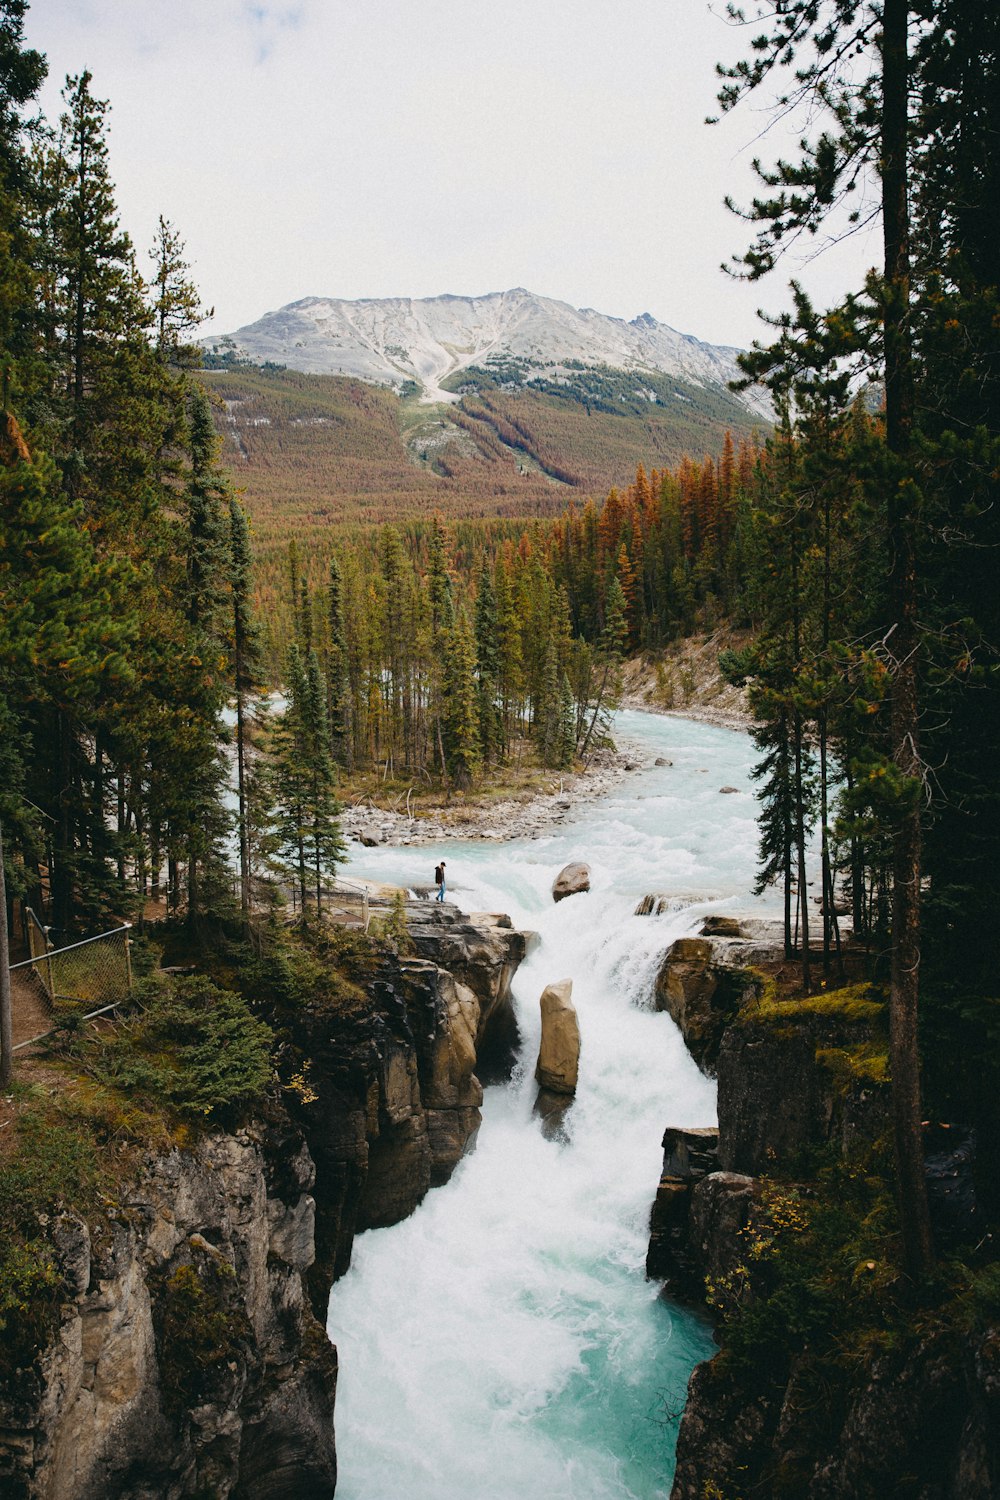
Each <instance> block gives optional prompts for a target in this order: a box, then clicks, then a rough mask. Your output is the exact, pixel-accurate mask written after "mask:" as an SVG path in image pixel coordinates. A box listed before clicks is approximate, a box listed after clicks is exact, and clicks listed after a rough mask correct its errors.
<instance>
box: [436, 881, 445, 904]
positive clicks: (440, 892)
mask: <svg viewBox="0 0 1000 1500" xmlns="http://www.w3.org/2000/svg"><path fill="white" fill-rule="evenodd" d="M437 898H438V900H439V901H443V900H444V881H443V880H442V882H441V884H440V885H439V886H438V893H437Z"/></svg>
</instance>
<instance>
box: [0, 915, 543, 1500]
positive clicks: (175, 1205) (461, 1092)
mask: <svg viewBox="0 0 1000 1500" xmlns="http://www.w3.org/2000/svg"><path fill="white" fill-rule="evenodd" d="M410 929H411V938H410V943H411V944H412V947H413V948H415V949H416V950H418V951H417V954H414V955H405V956H400V955H398V954H395V953H393V952H392V951H391V948H389V947H383V948H382V949H375V948H366V949H364V951H363V962H364V965H365V982H364V985H363V987H362V988H360V989H359V991H358V997H357V1001H356V1003H353V1004H350V1005H337V1006H331V1004H330V1003H324V1002H323V1001H322V1000H321V999H320V998H317V999H316V1000H315V1001H311V1002H310V1001H307V1002H306V1003H302V1002H301V1000H298V1001H297V1002H296V1003H295V1004H294V1005H292V1004H288V1005H286V1006H284V1008H283V1007H282V1005H281V1004H280V1003H278V1002H275V1004H274V1005H273V1006H272V1007H270V1008H269V1019H271V1020H272V1023H273V1024H276V1026H277V1027H278V1063H279V1072H280V1074H281V1077H282V1080H283V1082H284V1083H285V1087H284V1088H283V1090H282V1097H283V1100H284V1101H285V1104H281V1105H279V1104H278V1103H277V1102H272V1104H271V1105H269V1107H268V1111H267V1119H266V1120H261V1119H255V1120H250V1121H248V1122H246V1123H245V1124H244V1125H243V1127H242V1128H240V1129H238V1130H235V1131H233V1132H232V1133H222V1132H212V1133H207V1134H204V1135H202V1136H201V1137H200V1138H199V1139H198V1140H197V1141H196V1142H195V1143H194V1144H192V1145H189V1146H187V1147H185V1148H181V1147H180V1146H178V1147H176V1148H174V1149H171V1150H168V1151H165V1152H164V1151H160V1152H158V1153H154V1152H150V1153H149V1154H147V1156H146V1157H145V1159H144V1160H143V1161H142V1163H141V1165H140V1167H139V1168H138V1169H137V1170H135V1171H134V1172H133V1173H132V1174H131V1175H130V1177H129V1179H128V1180H127V1181H124V1182H123V1183H122V1184H121V1189H120V1192H118V1193H117V1195H116V1198H115V1201H114V1202H113V1203H111V1202H109V1203H108V1204H107V1205H106V1210H105V1212H104V1213H103V1215H101V1219H100V1227H99V1229H98V1227H97V1223H96V1220H95V1221H93V1222H94V1225H95V1230H94V1233H93V1234H92V1233H91V1229H90V1228H89V1227H88V1225H87V1223H85V1222H84V1221H83V1219H81V1218H78V1217H76V1216H74V1215H72V1214H63V1215H60V1216H58V1217H57V1218H53V1219H51V1220H50V1221H48V1222H47V1223H46V1225H45V1230H46V1236H47V1239H48V1242H49V1243H50V1245H51V1246H52V1248H53V1252H54V1259H55V1264H56V1266H57V1269H58V1273H59V1275H60V1277H61V1296H62V1299H63V1300H62V1304H61V1307H60V1310H59V1314H58V1320H57V1327H56V1330H55V1332H54V1335H53V1336H52V1337H51V1338H50V1339H49V1341H48V1343H47V1344H46V1346H45V1348H44V1349H42V1350H40V1351H39V1353H38V1357H37V1359H36V1360H35V1361H34V1363H33V1365H32V1366H31V1367H30V1368H25V1369H23V1370H21V1371H19V1372H16V1375H15V1377H14V1379H13V1380H12V1381H11V1382H8V1385H7V1387H6V1388H5V1389H0V1493H2V1494H3V1496H4V1500H8V1497H9V1500H98V1497H99V1500H195V1497H207V1496H212V1497H213V1500H293V1497H294V1500H310V1497H313V1496H315V1497H317V1500H318V1497H320V1496H322V1497H324V1500H329V1496H330V1495H331V1494H332V1493H333V1488H334V1484H335V1480H336V1455H335V1446H334V1424H333V1408H334V1395H335V1388H336V1378H337V1356H336V1350H335V1349H334V1348H333V1346H332V1345H331V1344H330V1343H329V1340H328V1338H327V1335H326V1332H325V1327H324V1324H325V1317H326V1305H327V1301H328V1298H329V1293H330V1288H331V1286H332V1284H333V1282H334V1280H335V1279H336V1278H337V1277H338V1276H339V1275H341V1274H343V1272H344V1270H346V1268H347V1266H348V1265H349V1263H350V1256H351V1248H352V1244H353V1239H354V1235H355V1234H356V1233H357V1232H358V1231H359V1230H362V1229H364V1228H367V1227H370V1226H374V1225H384V1224H392V1223H395V1222H397V1221H398V1220H400V1219H401V1218H404V1217H405V1216H406V1215H407V1214H409V1213H410V1212H412V1210H413V1208H414V1207H415V1206H416V1205H417V1203H419V1202H420V1200H421V1198H422V1197H423V1196H424V1194H425V1193H426V1192H427V1191H428V1189H429V1188H430V1187H431V1186H432V1185H434V1184H435V1183H439V1182H444V1181H446V1180H447V1178H448V1176H449V1175H450V1173H451V1172H452V1171H453V1170H454V1167H455V1165H456V1163H457V1162H458V1160H459V1159H460V1157H461V1155H462V1154H463V1152H464V1151H466V1150H467V1149H468V1148H469V1147H470V1146H471V1144H472V1143H473V1142H474V1139H475V1134H476V1131H477V1130H478V1128H479V1122H480V1110H479V1106H480V1103H481V1101H482V1088H481V1085H480V1082H479V1079H478V1077H477V1075H476V1071H475V1070H476V1068H477V1066H478V1061H479V1058H480V1057H482V1058H483V1059H484V1062H485V1063H486V1064H487V1065H489V1066H490V1067H491V1068H492V1069H493V1070H495V1071H497V1072H501V1071H502V1070H503V1067H504V1066H505V1058H509V1056H510V1055H511V1047H512V1043H513V1041H514V1040H515V1039H516V1022H515V1020H514V1014H513V1009H512V1006H511V1000H510V980H511V977H512V975H513V973H514V971H515V969H516V967H517V964H518V963H519V962H520V960H521V958H522V957H523V955H524V952H525V949H526V946H527V942H528V937H527V935H526V934H522V933H517V932H514V931H513V930H512V929H511V928H510V924H509V922H508V921H507V919H506V918H495V917H483V918H472V919H470V918H465V917H462V916H461V915H460V914H459V913H457V912H456V911H455V910H454V908H446V909H444V910H438V911H434V912H430V913H428V912H427V911H426V904H425V906H424V907H420V908H417V909H415V911H414V912H413V916H412V920H411V922H410ZM435 959H438V960H440V961H435ZM445 964H447V965H448V967H445ZM306 1080H308V1081H306ZM285 1105H287V1109H286V1107H285Z"/></svg>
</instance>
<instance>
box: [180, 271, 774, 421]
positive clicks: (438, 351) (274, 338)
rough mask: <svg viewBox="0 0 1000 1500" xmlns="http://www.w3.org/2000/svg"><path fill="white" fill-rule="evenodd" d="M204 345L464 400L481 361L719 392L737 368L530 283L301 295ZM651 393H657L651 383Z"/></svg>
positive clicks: (644, 323) (759, 398) (536, 372)
mask: <svg viewBox="0 0 1000 1500" xmlns="http://www.w3.org/2000/svg"><path fill="white" fill-rule="evenodd" d="M203 342H204V345H205V348H206V349H207V350H209V351H210V352H212V353H215V354H225V353H226V352H227V351H228V352H231V353H234V354H235V355H236V356H237V357H240V358H245V359H248V360H250V361H251V362H253V363H256V364H263V363H265V362H268V361H270V362H271V363H275V364H283V365H287V366H289V367H290V368H291V369H294V370H301V371H303V372H304V373H307V374H322V375H348V376H353V377H355V378H356V379H359V380H364V381H368V382H370V383H372V384H378V385H390V386H392V387H394V388H396V389H400V388H403V387H405V386H407V385H408V384H409V383H410V382H413V383H415V384H416V385H418V386H420V387H422V389H423V393H424V399H425V400H427V401H451V402H454V401H456V400H457V399H458V397H457V395H456V393H455V391H454V390H453V389H449V388H448V387H449V386H453V385H454V383H455V379H456V377H458V376H460V375H461V372H462V371H464V370H469V369H472V368H474V367H475V368H482V367H485V368H486V369H487V370H493V371H496V372H497V374H498V375H499V376H500V377H501V379H503V378H505V377H509V375H510V374H511V373H512V371H513V372H514V373H515V375H516V378H517V379H518V380H519V381H521V382H523V381H524V380H530V379H532V378H541V379H545V380H549V381H553V380H554V381H556V382H558V381H561V380H566V379H569V378H572V375H573V373H574V372H579V371H581V370H585V369H597V368H601V367H608V368H610V369H614V370H628V371H633V372H635V374H636V375H637V376H641V374H642V372H643V371H647V372H658V373H662V374H667V375H671V376H675V377H676V378H678V379H680V380H683V381H685V382H686V383H688V384H690V385H694V386H704V387H715V388H717V389H724V388H725V387H726V386H727V384H728V382H729V381H731V380H733V379H736V378H737V377H738V376H739V373H740V372H739V369H738V367H737V364H736V356H737V354H738V353H739V350H738V349H735V348H731V347H728V346H722V345H714V344H709V343H705V342H703V341H702V340H700V339H697V338H695V337H694V336H693V335H691V334H683V333H678V332H677V330H676V329H674V328H671V327H669V325H668V324H666V323H660V322H658V321H657V319H656V318H654V317H653V316H652V315H651V314H650V313H648V312H647V313H641V314H640V315H639V316H638V317H636V318H634V319H632V321H631V322H627V321H626V320H625V319H624V318H614V317H609V316H608V315H606V314H604V313H600V312H596V311H595V310H594V309H593V308H575V307H572V306H571V305H570V304H569V303H568V302H561V301H558V300H556V299H555V298H551V297H540V296H537V295H536V294H535V293H533V292H529V291H527V290H526V289H525V288H524V287H514V288H513V289H512V290H510V291H506V292H490V293H487V294H486V295H484V296H472V297H464V296H453V295H451V294H446V295H443V296H439V297H423V298H415V297H383V298H379V297H371V298H362V299H360V300H357V301H348V300H346V299H344V298H338V297H303V298H301V299H300V300H299V301H297V302H291V303H289V304H288V305H287V306H285V307H282V308H278V309H277V310H276V311H274V312H268V313H265V314H264V315H263V317H261V318H259V319H258V320H257V321H256V322H255V323H251V324H248V325H246V326H245V327H243V328H239V329H237V330H236V331H235V332H234V333H231V334H229V335H225V336H213V337H211V338H208V339H205V340H204V341H203ZM446 383H447V384H446ZM640 384H641V381H640ZM648 399H650V400H655V392H650V393H649V397H648ZM741 399H742V400H743V402H744V404H745V405H746V406H747V407H748V408H749V409H750V410H751V411H753V412H756V413H759V414H761V415H763V416H769V415H770V406H769V403H768V401H767V398H766V396H765V394H764V393H763V392H761V391H759V390H757V391H749V392H747V393H745V394H744V396H743V397H742V398H741Z"/></svg>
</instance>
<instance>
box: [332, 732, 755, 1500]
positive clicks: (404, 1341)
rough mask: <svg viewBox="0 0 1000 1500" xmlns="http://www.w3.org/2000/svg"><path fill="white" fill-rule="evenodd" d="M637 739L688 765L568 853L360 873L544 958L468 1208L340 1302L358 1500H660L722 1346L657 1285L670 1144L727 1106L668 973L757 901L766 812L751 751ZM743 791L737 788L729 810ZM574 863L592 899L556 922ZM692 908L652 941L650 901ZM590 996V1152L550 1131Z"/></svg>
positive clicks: (348, 1451) (455, 853)
mask: <svg viewBox="0 0 1000 1500" xmlns="http://www.w3.org/2000/svg"><path fill="white" fill-rule="evenodd" d="M616 728H617V732H618V733H619V735H622V736H625V737H627V738H628V739H629V740H631V741H633V742H639V743H641V745H642V747H643V751H644V754H645V757H646V759H650V760H651V759H652V757H654V756H656V755H663V756H666V757H668V758H669V759H670V760H671V761H672V763H673V764H672V765H670V766H664V767H657V768H651V769H649V770H646V771H643V772H641V773H636V774H634V775H633V776H632V777H631V778H630V779H629V780H628V781H627V783H625V784H624V785H622V786H621V787H620V788H619V789H618V790H617V791H616V792H615V793H613V794H612V795H610V796H609V797H606V798H604V799H603V800H602V801H601V802H599V803H594V804H591V805H589V806H586V807H584V808H583V809H582V810H581V811H580V813H579V814H578V815H577V816H576V817H574V818H573V819H572V820H570V819H568V820H567V822H566V824H565V825H564V826H563V827H561V828H560V829H559V830H558V831H557V832H556V833H554V834H552V835H549V836H546V837H543V838H538V839H535V840H532V841H529V842H520V843H516V844H503V845H496V844H488V843H483V842H476V843H472V842H470V843H465V844H462V843H457V842H456V843H453V844H441V845H435V846H434V847H433V848H420V849H414V848H412V847H408V848H403V849H389V848H380V849H364V850H360V851H358V853H357V854H356V855H355V856H354V858H353V860H352V863H351V867H350V873H351V874H352V875H356V876H361V875H363V876H368V877H371V878H375V879H379V880H387V881H395V882H398V883H400V884H403V885H406V886H411V887H412V886H418V885H419V886H427V885H429V884H430V879H431V875H432V872H433V867H434V864H435V863H436V862H437V860H438V859H439V858H440V857H441V855H442V854H444V856H445V858H446V859H447V862H448V873H449V893H448V894H449V899H451V900H454V901H456V902H457V903H458V904H459V905H460V906H461V907H462V908H463V909H465V910H468V911H506V912H508V913H509V914H510V916H511V918H512V919H513V921H514V924H515V926H521V927H527V928H532V929H534V930H535V931H537V932H539V933H540V935H541V939H542V941H541V944H540V946H539V948H538V949H537V950H536V951H535V952H534V953H533V954H532V955H531V957H530V958H529V959H528V960H527V961H526V962H525V963H524V964H522V966H521V968H520V969H519V970H518V973H517V976H516V979H515V983H514V996H515V1001H516V1004H517V1010H518V1016H519V1021H520V1026H521V1032H522V1038H523V1048H522V1054H521V1062H520V1065H519V1067H518V1069H517V1071H516V1073H515V1076H514V1078H513V1079H512V1081H511V1082H510V1083H509V1084H508V1085H505V1086H501V1087H496V1088H491V1089H488V1090H487V1092H486V1099H485V1102H484V1106H483V1126H482V1129H481V1131H480V1135H479V1142H478V1146H477V1149H476V1150H475V1152H474V1153H472V1154H471V1155H469V1156H468V1157H466V1158H465V1160H464V1161H463V1162H462V1163H461V1164H460V1166H459V1167H458V1169H457V1171H456V1172H455V1175H454V1177H453V1178H452V1180H451V1182H450V1183H448V1185H447V1186H446V1187H443V1188H438V1189H435V1190H434V1191H432V1192H431V1193H430V1194H429V1195H428V1196H427V1198H426V1199H425V1201H424V1202H423V1203H422V1204H421V1206H420V1207H419V1208H418V1209H417V1211H416V1212H415V1213H414V1214H413V1215H412V1216H411V1217H410V1218H409V1219H407V1220H406V1221H405V1222H404V1223H402V1224H398V1225H396V1226H394V1227H393V1228H391V1229H382V1230H375V1231H370V1232H369V1233H367V1234H364V1235H362V1236H360V1237H359V1238H358V1239H357V1241H356V1242H355V1246H354V1260H353V1265H352V1267H351V1270H350V1271H349V1272H348V1274H347V1275H346V1276H345V1277H344V1278H343V1279H342V1280H341V1281H340V1282H339V1283H338V1284H337V1286H336V1287H335V1288H334V1291H333V1295H332V1297H331V1299H330V1312H329V1330H330V1335H331V1337H332V1339H333V1340H334V1342H335V1343H336V1345H337V1347H338V1349H339V1353H340V1368H341V1375H340V1382H339V1385H338V1392H337V1450H338V1463H339V1468H340V1478H339V1481H338V1485H337V1497H338V1500H468V1497H470V1496H475V1497H476V1500H530V1497H535V1496H545V1497H546V1500H659V1497H666V1496H667V1495H668V1494H669V1491H670V1483H671V1478H672V1474H673V1450H674V1443H675V1439H676V1430H677V1423H678V1420H679V1414H680V1410H681V1408H682V1406H683V1401H684V1392H685V1389H686V1384H687V1379H688V1375H689V1374H690V1371H691V1368H692V1366H693V1365H694V1364H695V1363H696V1362H697V1361H698V1360H699V1359H703V1358H705V1357H707V1356H708V1355H709V1354H710V1353H711V1350H712V1347H713V1345H712V1339H711V1335H710V1332H709V1329H708V1326H707V1324H706V1322H705V1321H704V1320H703V1319H701V1318H699V1317H698V1316H697V1315H695V1314H693V1313H691V1312H689V1311H686V1310H683V1309H680V1308H678V1307H676V1306H674V1305H672V1304H671V1303H669V1302H668V1301H666V1300H665V1299H664V1298H663V1297H662V1296H661V1295H660V1288H659V1287H658V1285H657V1284H655V1283H650V1282H647V1281H646V1280H645V1277H644V1272H643V1266H644V1260H645V1254H646V1246H647V1240H648V1228H649V1209H650V1204H651V1201H652V1198H653V1196H654V1193H655V1191H656V1184H657V1182H658V1180H659V1173H660V1166H661V1161H662V1153H661V1148H660V1141H661V1137H662V1134H663V1130H664V1127H665V1126H667V1125H689V1126H697V1125H711V1124H713V1123H714V1121H715V1085H714V1083H713V1082H712V1081H711V1080H709V1079H707V1078H705V1077H703V1076H702V1074H701V1073H700V1072H699V1071H698V1069H697V1068H696V1067H695V1065H694V1063H693V1062H692V1061H691V1059H690V1058H689V1056H688V1054H687V1052H686V1049H685V1047H684V1045H683V1042H682V1040H681V1037H680V1033H679V1032H678V1030H677V1028H676V1026H675V1025H674V1024H673V1022H672V1021H671V1020H670V1019H669V1017H668V1016H666V1015H663V1014H656V1013H654V1012H653V1011H652V1010H651V1009H650V1008H649V1000H650V996H651V994H652V989H653V981H654V978H655V975H656V970H657V967H658V965H659V962H660V959H661V958H662V955H663V953H664V951H665V950H666V948H667V947H668V946H669V945H670V943H671V942H672V940H673V939H674V938H675V937H677V936H679V935H681V934H684V933H688V932H691V931H695V930H697V926H698V923H699V920H700V918H701V917H702V916H703V915H704V914H705V912H706V911H708V910H715V911H737V910H739V911H750V910H760V911H765V910H767V909H768V908H767V906H766V905H765V904H764V903H762V902H755V901H754V899H753V898H752V897H751V896H750V888H751V885H752V881H753V872H754V863H755V857H756V845H757V830H756V823H755V813H756V803H755V801H754V798H753V796H752V791H751V786H752V784H751V782H750V780H749V769H750V765H751V763H752V746H751V745H750V742H749V740H748V738H747V737H746V736H745V735H743V734H739V733H735V732H733V731H730V730H723V729H716V728H713V727H710V726H707V725H703V724H695V723H692V722H690V721H687V720H683V719H663V718H659V719H657V718H652V717H650V716H648V715H643V714H633V713H623V714H621V715H620V716H619V719H618V723H617V726H616ZM723 786H730V787H736V788H737V792H736V794H735V795H732V794H730V795H722V794H721V793H720V788H721V787H723ZM572 859H582V860H585V861H586V862H587V863H588V864H589V865H590V867H591V890H590V893H589V894H587V895H578V896H573V897H570V898H568V899H567V900H565V901H563V902H561V903H559V905H555V904H554V903H553V901H552V897H551V894H550V890H551V884H552V880H553V878H554V876H555V875H556V874H557V872H558V871H559V870H560V869H561V868H562V866H563V865H564V864H566V863H568V862H569V861H570V860H572ZM651 891H657V892H664V893H667V894H669V895H670V896H672V897H673V898H675V900H674V902H673V903H672V907H673V909H671V910H669V911H668V912H667V913H665V914H664V915H661V916H659V917H636V916H635V915H634V914H633V913H634V909H635V906H636V904H637V902H638V900H639V899H640V898H641V897H642V896H643V895H645V894H646V893H647V892H651ZM564 978H572V980H573V1000H574V1004H575V1005H576V1008H577V1011H578V1014H579V1019H580V1030H581V1036H582V1050H581V1059H580V1083H579V1089H578V1092H577V1096H576V1099H575V1101H574V1103H573V1105H572V1108H571V1110H570V1113H569V1115H568V1117H567V1128H568V1133H569V1140H568V1142H567V1143H559V1142H556V1141H549V1140H546V1139H545V1138H544V1137H543V1136H542V1134H541V1131H540V1128H539V1122H538V1120H537V1119H536V1118H535V1117H533V1115H532V1105H533V1102H534V1098H535V1093H536V1085H535V1083H534V1078H533V1071H534V1063H535V1059H536V1057H537V1052H538V1038H539V1029H540V1027H539V1015H538V998H539V995H540V994H541V991H542V989H543V988H544V986H545V985H546V984H547V983H549V982H550V981H552V980H558V979H564Z"/></svg>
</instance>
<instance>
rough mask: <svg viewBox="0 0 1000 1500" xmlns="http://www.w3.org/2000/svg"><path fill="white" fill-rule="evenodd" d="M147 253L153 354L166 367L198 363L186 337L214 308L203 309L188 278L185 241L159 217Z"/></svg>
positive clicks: (211, 313) (194, 349) (198, 355)
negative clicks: (150, 275)
mask: <svg viewBox="0 0 1000 1500" xmlns="http://www.w3.org/2000/svg"><path fill="white" fill-rule="evenodd" d="M149 253H150V259H151V260H152V261H153V264H154V267H155V273H154V276H153V283H152V288H151V290H152V293H153V302H152V306H153V315H154V318H155V330H156V332H155V339H156V352H157V354H158V355H159V357H160V359H161V360H163V361H164V362H165V363H168V364H184V365H188V366H190V365H194V364H197V363H198V362H199V360H200V353H199V351H198V350H197V349H196V348H195V347H194V346H192V345H190V344H188V343H187V342H186V340H185V335H186V334H189V333H191V332H192V330H193V329H195V328H197V327H198V325H199V324H200V323H204V322H205V321H206V320H207V319H208V318H211V317H213V316H214V313H215V309H214V308H213V307H209V308H203V307H202V305H201V298H200V297H199V295H198V289H197V287H196V286H195V285H194V283H193V281H192V280H191V279H190V277H189V276H188V272H189V271H190V269H191V267H190V266H189V264H188V262H187V261H186V260H185V259H184V241H183V240H182V239H181V237H180V235H179V234H178V233H177V230H176V229H175V228H174V227H173V225H172V224H171V223H170V222H169V220H167V219H165V218H164V217H163V215H162V214H161V215H160V218H159V222H158V224H157V227H156V238H155V239H154V241H153V245H152V249H151V250H150V252H149Z"/></svg>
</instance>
